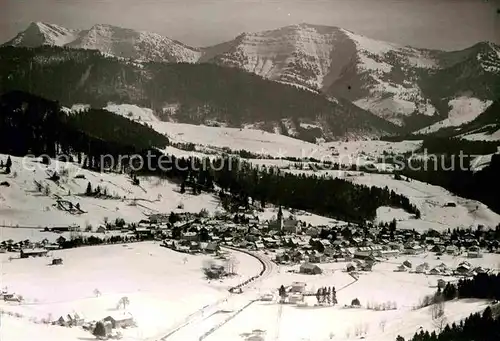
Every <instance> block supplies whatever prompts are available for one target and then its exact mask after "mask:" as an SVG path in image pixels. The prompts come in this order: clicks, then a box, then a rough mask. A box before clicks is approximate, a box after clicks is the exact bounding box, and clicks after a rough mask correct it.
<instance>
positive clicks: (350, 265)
mask: <svg viewBox="0 0 500 341" xmlns="http://www.w3.org/2000/svg"><path fill="white" fill-rule="evenodd" d="M346 270H347V272H353V271H356V267H355V266H354V265H353V264H348V265H347V268H346Z"/></svg>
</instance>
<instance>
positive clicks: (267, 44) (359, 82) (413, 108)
mask: <svg viewBox="0 0 500 341" xmlns="http://www.w3.org/2000/svg"><path fill="white" fill-rule="evenodd" d="M6 44H7V45H14V46H29V47H34V46H39V45H58V46H67V47H73V48H84V49H94V50H99V51H101V52H103V53H105V54H108V55H114V56H118V57H123V58H127V59H134V60H139V61H160V62H191V63H196V62H208V63H215V64H218V65H221V66H227V67H235V68H240V69H243V70H246V71H248V72H252V73H255V74H258V75H260V76H262V77H264V78H268V79H270V80H273V81H277V82H280V83H285V84H292V85H295V86H298V87H300V88H306V89H309V90H311V91H314V92H319V93H322V94H324V95H326V96H327V97H328V98H330V99H332V100H333V101H335V100H337V99H343V100H347V101H350V102H352V103H354V104H355V105H357V106H359V107H361V108H362V109H365V110H368V111H370V112H372V113H374V114H376V115H377V116H379V117H381V118H383V119H386V120H388V121H390V122H392V123H395V124H397V125H401V126H403V125H405V126H406V128H407V129H410V130H417V129H421V128H424V127H426V126H429V125H432V124H434V123H436V122H439V121H443V120H446V119H448V118H449V117H450V115H452V116H453V113H452V112H451V110H452V106H450V101H453V100H455V99H457V98H460V99H463V100H464V101H466V102H467V101H469V102H471V101H476V100H477V101H480V102H481V103H491V102H489V101H493V100H495V99H496V98H497V97H498V93H500V92H499V91H500V88H498V83H499V82H498V79H499V77H500V47H499V46H497V45H495V44H492V43H478V44H476V45H474V46H472V47H470V48H468V49H464V50H460V51H452V52H445V51H438V50H427V49H421V48H413V47H408V46H401V45H397V44H392V43H388V42H384V41H378V40H375V39H371V38H367V37H364V36H361V35H357V34H355V33H353V32H350V31H347V30H345V29H342V28H338V27H330V26H319V25H310V24H299V25H292V26H287V27H282V28H279V29H275V30H268V31H262V32H256V33H243V34H241V35H239V36H237V37H236V38H235V39H234V40H232V41H228V42H225V43H222V44H219V45H215V46H211V47H205V48H194V47H189V46H186V45H184V44H182V43H180V42H177V41H175V40H172V39H170V38H167V37H164V36H161V35H159V34H156V33H148V32H139V31H135V30H131V29H125V28H119V27H115V26H110V25H95V26H93V27H92V28H91V29H89V30H82V31H76V30H70V29H66V28H63V27H60V26H57V25H52V24H43V23H33V24H31V25H30V26H29V27H28V29H27V30H26V31H24V32H22V33H20V34H19V35H18V36H17V37H15V38H14V39H13V40H11V41H9V42H8V43H6ZM480 107H481V106H475V107H472V108H471V110H474V108H477V110H476V112H469V113H468V116H469V117H475V116H477V115H479V114H480V112H481V110H480V109H481V108H480Z"/></svg>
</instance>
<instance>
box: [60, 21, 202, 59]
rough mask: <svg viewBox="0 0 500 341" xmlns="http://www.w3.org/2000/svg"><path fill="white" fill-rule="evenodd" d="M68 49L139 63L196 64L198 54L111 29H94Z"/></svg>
mask: <svg viewBox="0 0 500 341" xmlns="http://www.w3.org/2000/svg"><path fill="white" fill-rule="evenodd" d="M68 47H74V48H84V49H92V50H99V51H101V52H103V53H108V54H111V55H114V56H117V57H123V58H130V59H134V60H141V61H159V62H190V63H193V62H196V61H197V60H198V58H199V57H200V55H201V53H200V52H199V51H197V50H195V49H193V48H190V47H187V46H185V45H184V44H182V43H180V42H178V41H175V40H172V39H170V38H167V37H164V36H161V35H159V34H156V33H150V32H141V31H135V30H131V29H125V28H120V27H115V26H111V25H101V24H100V25H94V26H93V27H92V28H91V29H90V30H88V31H84V32H82V34H81V35H80V36H79V37H78V39H76V40H74V41H72V42H71V43H69V44H68Z"/></svg>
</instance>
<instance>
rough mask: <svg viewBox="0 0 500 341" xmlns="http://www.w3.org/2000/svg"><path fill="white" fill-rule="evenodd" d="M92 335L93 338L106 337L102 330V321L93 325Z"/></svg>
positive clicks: (104, 330) (104, 329) (104, 331)
mask: <svg viewBox="0 0 500 341" xmlns="http://www.w3.org/2000/svg"><path fill="white" fill-rule="evenodd" d="M92 334H93V335H94V336H95V337H106V328H104V323H103V322H102V321H98V322H97V323H96V325H95V328H94V331H93V332H92Z"/></svg>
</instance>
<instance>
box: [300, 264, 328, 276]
mask: <svg viewBox="0 0 500 341" xmlns="http://www.w3.org/2000/svg"><path fill="white" fill-rule="evenodd" d="M300 273H302V274H308V275H319V274H321V273H323V271H322V270H321V268H320V267H319V266H317V265H316V264H311V263H304V264H302V265H301V266H300Z"/></svg>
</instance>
